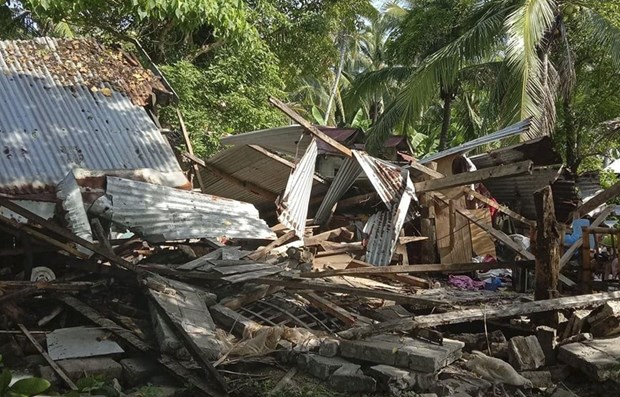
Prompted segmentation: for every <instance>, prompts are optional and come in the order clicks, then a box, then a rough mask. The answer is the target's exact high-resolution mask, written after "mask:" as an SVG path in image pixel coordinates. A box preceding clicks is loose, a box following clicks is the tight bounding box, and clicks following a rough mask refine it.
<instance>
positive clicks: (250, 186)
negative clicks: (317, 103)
mask: <svg viewBox="0 0 620 397" xmlns="http://www.w3.org/2000/svg"><path fill="white" fill-rule="evenodd" d="M183 157H185V158H186V159H188V160H190V161H192V162H193V163H194V164H198V165H199V166H201V167H203V168H204V169H206V170H207V171H209V172H211V173H212V174H214V175H215V176H217V177H219V178H222V179H224V180H226V181H228V182H230V183H232V184H233V185H236V186H239V187H240V188H242V189H245V190H247V191H248V192H250V193H254V194H256V195H258V196H261V197H263V198H265V199H267V200H272V201H275V200H276V198H278V194H277V193H275V192H272V191H270V190H267V189H265V188H263V187H261V186H258V185H256V184H254V183H252V182H249V181H243V180H241V179H239V178H237V177H234V176H232V175H230V174H228V173H226V172H224V171H223V170H220V169H219V168H217V167H216V166H214V165H212V164H208V163H206V162H205V161H203V160H201V159H199V158H198V157H196V156H194V155H192V154H189V153H183Z"/></svg>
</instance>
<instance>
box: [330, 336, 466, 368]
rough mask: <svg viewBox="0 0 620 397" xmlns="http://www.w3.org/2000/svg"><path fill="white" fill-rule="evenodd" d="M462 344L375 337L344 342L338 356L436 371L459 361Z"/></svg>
mask: <svg viewBox="0 0 620 397" xmlns="http://www.w3.org/2000/svg"><path fill="white" fill-rule="evenodd" d="M463 346H464V343H463V342H459V341H455V340H450V339H444V341H443V346H439V345H435V344H432V343H429V342H425V341H421V340H418V339H413V338H406V337H398V336H396V335H378V336H375V337H371V338H368V339H365V340H361V341H350V340H343V341H341V343H340V351H341V355H342V356H343V357H346V358H354V359H357V360H363V361H370V362H373V363H377V364H386V365H392V366H395V367H402V368H409V369H412V370H414V371H419V372H435V371H437V370H439V369H440V368H443V367H445V366H447V365H449V364H450V363H452V362H454V361H455V360H457V359H459V358H461V356H462V348H463Z"/></svg>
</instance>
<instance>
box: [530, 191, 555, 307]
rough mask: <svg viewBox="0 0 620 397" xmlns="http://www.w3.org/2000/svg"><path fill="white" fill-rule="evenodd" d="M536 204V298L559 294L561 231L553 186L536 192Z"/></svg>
mask: <svg viewBox="0 0 620 397" xmlns="http://www.w3.org/2000/svg"><path fill="white" fill-rule="evenodd" d="M534 204H535V205H536V217H537V219H536V222H537V227H536V248H535V252H534V253H535V256H536V287H535V293H534V296H535V298H536V300H544V299H552V298H556V297H557V296H558V281H559V277H560V232H559V229H558V224H557V222H556V220H555V209H554V206H553V194H552V193H551V186H546V187H544V188H542V189H540V190H538V191H536V192H534Z"/></svg>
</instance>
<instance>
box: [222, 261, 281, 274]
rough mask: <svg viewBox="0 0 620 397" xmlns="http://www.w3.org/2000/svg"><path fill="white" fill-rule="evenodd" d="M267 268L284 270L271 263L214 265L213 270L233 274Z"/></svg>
mask: <svg viewBox="0 0 620 397" xmlns="http://www.w3.org/2000/svg"><path fill="white" fill-rule="evenodd" d="M265 269H277V270H278V271H282V269H280V268H277V267H276V266H274V265H270V264H268V263H252V264H249V265H238V266H219V267H214V268H213V269H212V270H213V271H214V272H217V273H220V274H222V275H224V276H231V275H233V274H241V273H249V272H255V271H257V270H265Z"/></svg>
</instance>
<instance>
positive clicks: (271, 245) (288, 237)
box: [247, 230, 295, 260]
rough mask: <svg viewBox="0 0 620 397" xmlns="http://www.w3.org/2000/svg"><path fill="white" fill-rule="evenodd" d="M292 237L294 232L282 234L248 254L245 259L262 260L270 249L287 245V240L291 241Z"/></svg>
mask: <svg viewBox="0 0 620 397" xmlns="http://www.w3.org/2000/svg"><path fill="white" fill-rule="evenodd" d="M294 237H295V231H294V230H289V231H288V232H286V233H284V234H283V235H281V236H280V237H278V238H277V239H275V240H274V241H272V242H271V243H269V244H267V246H266V247H264V248H259V249H257V250H256V251H254V252H252V253H251V254H248V255H247V257H248V258H250V259H254V260H258V259H260V258H262V257H263V256H265V255H267V254H268V253H269V252H271V250H272V249H274V248H276V247H279V246H281V245H282V244H285V243H287V242H288V241H289V240H292V239H293V238H294Z"/></svg>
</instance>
